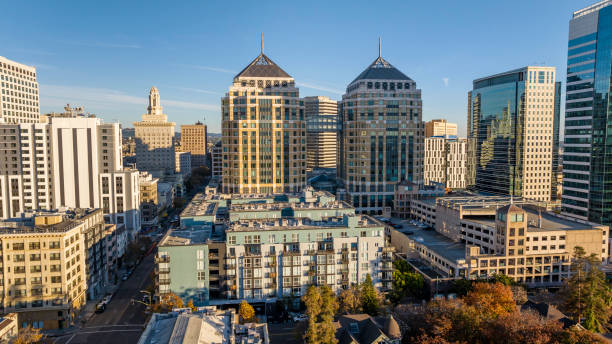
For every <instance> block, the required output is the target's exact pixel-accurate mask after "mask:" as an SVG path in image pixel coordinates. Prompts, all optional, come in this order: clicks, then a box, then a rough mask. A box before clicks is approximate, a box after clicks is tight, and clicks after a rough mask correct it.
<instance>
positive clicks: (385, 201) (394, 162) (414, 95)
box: [338, 54, 424, 214]
mask: <svg viewBox="0 0 612 344" xmlns="http://www.w3.org/2000/svg"><path fill="white" fill-rule="evenodd" d="M421 109H422V104H421V90H420V89H417V87H416V83H415V82H414V81H413V80H412V79H410V78H409V77H407V76H406V75H405V74H404V73H402V72H400V71H399V70H398V69H396V68H395V67H393V66H392V65H391V64H390V63H389V62H387V61H386V60H385V59H383V58H382V56H380V54H379V56H378V58H377V59H376V60H375V61H374V62H373V63H372V64H371V65H370V66H369V67H368V68H366V70H364V71H363V72H362V73H361V74H359V75H358V76H357V78H355V80H353V81H352V82H351V83H350V84H349V85H348V86H347V88H346V93H345V94H344V95H343V96H342V102H341V104H340V120H339V123H341V128H340V139H339V150H338V152H339V165H338V179H339V180H340V181H341V182H342V183H343V184H344V191H343V192H345V193H346V199H347V200H348V201H349V202H350V203H351V204H352V205H353V206H355V208H356V209H357V211H358V212H359V213H369V214H382V213H383V212H384V213H390V211H391V208H392V206H393V195H394V192H395V188H396V185H397V184H398V183H399V182H401V181H404V180H406V181H409V182H415V183H422V182H423V155H424V154H423V152H424V147H423V136H424V126H423V122H422V111H421ZM338 192H340V190H339V191H338Z"/></svg>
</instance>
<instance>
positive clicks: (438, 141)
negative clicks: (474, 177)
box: [424, 136, 467, 189]
mask: <svg viewBox="0 0 612 344" xmlns="http://www.w3.org/2000/svg"><path fill="white" fill-rule="evenodd" d="M466 159H467V140H466V139H458V138H456V137H448V136H446V137H444V136H433V137H427V138H425V172H424V176H425V178H424V179H425V184H426V185H430V184H432V183H441V184H443V185H444V186H445V187H446V188H447V189H464V188H465V187H466V172H467V169H466V167H467V165H466V163H467V161H466Z"/></svg>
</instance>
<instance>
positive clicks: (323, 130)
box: [302, 96, 338, 171]
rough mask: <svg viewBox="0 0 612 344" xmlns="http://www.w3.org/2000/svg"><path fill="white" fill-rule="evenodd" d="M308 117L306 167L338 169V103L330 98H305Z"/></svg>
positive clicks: (305, 110) (309, 168)
mask: <svg viewBox="0 0 612 344" xmlns="http://www.w3.org/2000/svg"><path fill="white" fill-rule="evenodd" d="M302 101H303V102H304V116H305V117H306V167H307V169H308V170H309V171H312V170H313V169H315V168H336V163H337V150H338V144H337V142H338V102H337V101H335V100H331V99H329V98H328V97H321V96H318V97H304V98H302Z"/></svg>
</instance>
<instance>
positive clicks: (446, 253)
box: [394, 225, 465, 262]
mask: <svg viewBox="0 0 612 344" xmlns="http://www.w3.org/2000/svg"><path fill="white" fill-rule="evenodd" d="M394 230H395V229H394ZM396 231H398V232H400V233H403V234H404V235H407V236H408V237H409V238H410V239H412V240H414V241H416V242H418V243H419V244H422V245H425V246H426V247H427V248H429V249H430V250H432V251H433V252H435V253H436V254H437V255H439V256H441V257H443V258H444V259H447V260H450V261H453V262H455V261H458V260H461V259H465V244H463V243H461V242H455V241H453V240H451V239H449V238H447V237H445V236H444V235H442V234H440V233H438V232H436V231H435V230H433V229H430V230H426V229H423V228H420V227H417V226H411V225H410V226H408V225H405V226H404V228H403V229H399V230H396ZM411 233H412V234H411Z"/></svg>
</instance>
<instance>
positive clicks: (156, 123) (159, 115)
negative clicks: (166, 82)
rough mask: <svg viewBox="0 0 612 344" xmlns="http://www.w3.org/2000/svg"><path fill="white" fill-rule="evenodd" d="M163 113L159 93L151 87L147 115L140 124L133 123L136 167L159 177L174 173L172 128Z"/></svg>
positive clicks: (171, 124)
mask: <svg viewBox="0 0 612 344" xmlns="http://www.w3.org/2000/svg"><path fill="white" fill-rule="evenodd" d="M175 127H176V123H174V122H168V116H167V115H165V114H164V113H163V108H162V106H161V102H160V97H159V91H158V90H157V88H156V87H151V91H150V92H149V106H148V107H147V113H146V114H144V115H142V121H141V122H134V132H135V134H134V135H135V139H136V167H137V168H138V170H139V171H147V172H150V173H152V174H153V175H154V176H156V177H159V176H161V175H163V174H165V173H167V172H172V171H174V168H175V162H174V159H175V156H174V128H175Z"/></svg>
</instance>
